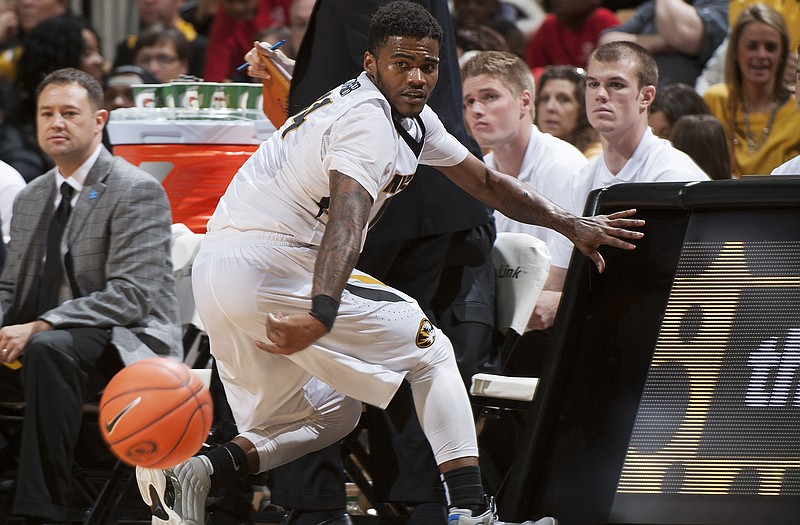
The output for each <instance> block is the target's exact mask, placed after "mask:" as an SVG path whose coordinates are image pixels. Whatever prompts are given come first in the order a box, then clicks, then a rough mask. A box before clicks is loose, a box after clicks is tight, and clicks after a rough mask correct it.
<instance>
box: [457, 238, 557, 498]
mask: <svg viewBox="0 0 800 525" xmlns="http://www.w3.org/2000/svg"><path fill="white" fill-rule="evenodd" d="M492 262H493V264H494V272H495V325H496V326H497V330H498V332H499V333H500V335H501V336H502V337H501V338H500V342H499V344H498V345H497V346H496V348H493V358H492V360H493V361H494V362H495V363H496V367H497V368H498V369H499V370H500V373H502V371H503V370H504V368H505V365H506V362H507V361H508V358H509V356H510V354H511V349H512V347H513V345H514V343H515V342H516V341H517V339H518V338H519V336H520V335H522V334H523V333H524V332H525V329H526V327H527V325H528V320H529V319H530V317H531V314H532V313H533V309H534V306H535V305H536V301H537V299H538V298H539V294H540V293H541V291H542V288H543V287H544V283H545V281H546V280H547V275H548V272H549V270H550V251H549V250H548V249H547V245H546V244H545V243H544V241H542V240H540V239H537V238H536V237H533V236H532V235H528V234H525V233H507V232H502V233H498V234H497V240H496V241H495V244H494V248H493V250H492ZM537 385H538V379H537V378H535V377H510V376H504V375H499V374H486V373H478V374H475V375H473V376H472V386H471V388H470V396H471V401H472V404H473V406H474V407H476V417H475V425H476V428H477V430H478V433H479V435H480V433H481V430H483V428H484V426H485V425H486V424H487V422H488V421H491V420H499V419H501V418H504V416H503V414H504V413H505V412H506V411H511V410H514V411H518V412H523V413H524V412H525V411H527V410H529V409H530V407H531V401H532V400H533V396H534V394H535V391H536V386H537ZM523 417H524V415H523ZM504 419H505V420H507V422H508V425H509V426H511V427H512V431H513V427H514V426H515V422H517V420H518V419H520V418H519V417H518V415H516V416H515V415H514V414H508V417H506V418H504ZM500 463H502V462H500ZM481 465H482V468H483V470H484V474H485V478H486V479H485V481H486V482H487V484H489V485H492V486H493V487H492V488H493V489H494V491H495V492H497V491H499V490H500V488H501V487H502V485H503V484H504V482H505V478H506V474H507V472H504V471H505V468H495V467H497V465H495V463H494V462H493V461H492V460H491V458H487V459H485V460H484V459H482V462H481ZM487 488H489V487H487Z"/></svg>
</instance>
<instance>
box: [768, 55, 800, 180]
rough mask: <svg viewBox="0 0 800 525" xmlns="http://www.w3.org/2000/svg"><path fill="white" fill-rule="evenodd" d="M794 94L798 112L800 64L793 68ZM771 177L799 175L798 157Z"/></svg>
mask: <svg viewBox="0 0 800 525" xmlns="http://www.w3.org/2000/svg"><path fill="white" fill-rule="evenodd" d="M797 53H798V54H800V44H798V46H797ZM794 93H795V95H794V96H795V101H794V102H795V105H797V109H798V111H800V96H798V94H800V62H798V63H797V65H796V66H795V73H794ZM771 174H772V175H800V155H797V156H796V157H793V158H791V159H789V160H787V161H786V162H784V163H783V164H781V165H780V166H778V167H777V168H775V169H774V170H772V173H771Z"/></svg>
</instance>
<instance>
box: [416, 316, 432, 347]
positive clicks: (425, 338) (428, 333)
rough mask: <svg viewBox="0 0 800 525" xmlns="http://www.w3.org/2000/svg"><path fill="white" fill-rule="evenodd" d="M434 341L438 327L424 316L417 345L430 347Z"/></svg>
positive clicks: (418, 331)
mask: <svg viewBox="0 0 800 525" xmlns="http://www.w3.org/2000/svg"><path fill="white" fill-rule="evenodd" d="M434 341H436V328H434V327H433V324H432V323H431V322H430V321H428V320H427V319H425V318H423V319H422V321H420V322H419V329H417V347H418V348H428V347H429V346H431V345H432V344H433V343H434Z"/></svg>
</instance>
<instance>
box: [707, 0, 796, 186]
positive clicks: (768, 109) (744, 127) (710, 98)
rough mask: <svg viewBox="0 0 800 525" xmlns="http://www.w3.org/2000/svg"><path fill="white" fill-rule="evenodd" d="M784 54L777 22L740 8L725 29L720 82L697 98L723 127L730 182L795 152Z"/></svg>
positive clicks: (783, 34)
mask: <svg viewBox="0 0 800 525" xmlns="http://www.w3.org/2000/svg"><path fill="white" fill-rule="evenodd" d="M788 53H789V39H788V33H787V30H786V24H785V23H784V21H783V17H782V16H781V15H780V14H779V13H778V12H777V11H775V10H774V9H772V8H771V7H767V6H765V5H764V4H753V5H750V6H748V7H746V8H745V9H744V10H743V11H742V13H741V14H740V15H739V18H738V19H737V21H736V24H734V26H733V28H732V29H731V33H730V45H729V46H728V52H727V55H726V59H725V60H726V62H725V66H726V69H725V83H724V84H716V85H714V86H711V87H710V88H709V89H708V91H706V93H705V95H704V97H703V98H704V99H705V101H706V103H707V104H708V106H709V108H710V109H711V113H712V114H713V115H714V116H716V117H717V118H718V119H719V120H720V121H721V122H722V123H723V125H724V126H725V133H726V135H727V137H728V141H729V145H730V149H731V164H732V168H733V173H734V175H735V176H736V177H741V176H742V175H759V174H767V173H770V172H771V171H772V170H773V169H774V168H775V167H776V166H778V165H780V164H782V163H783V162H785V161H786V160H788V159H790V158H792V157H794V156H796V155H797V154H798V153H800V133H798V131H797V124H798V122H797V113H796V111H795V109H794V97H793V96H792V94H791V93H790V92H789V90H787V89H786V86H785V84H784V82H783V81H782V79H783V72H784V69H785V67H786V60H787V55H788Z"/></svg>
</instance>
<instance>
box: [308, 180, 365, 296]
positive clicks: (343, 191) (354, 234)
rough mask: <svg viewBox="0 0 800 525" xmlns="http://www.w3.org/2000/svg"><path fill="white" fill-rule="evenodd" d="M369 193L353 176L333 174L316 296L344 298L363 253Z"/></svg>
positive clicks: (319, 256) (318, 258)
mask: <svg viewBox="0 0 800 525" xmlns="http://www.w3.org/2000/svg"><path fill="white" fill-rule="evenodd" d="M371 207H372V200H371V198H370V196H369V193H367V191H366V190H365V189H364V188H363V187H362V186H361V185H359V184H358V183H357V182H355V181H354V180H353V179H351V178H350V177H347V176H345V175H341V174H338V173H335V172H334V174H332V175H331V200H330V209H329V211H328V224H327V226H326V228H325V235H324V236H323V238H322V242H321V243H320V247H319V254H318V255H317V261H316V263H315V266H314V282H313V285H312V292H311V293H312V296H315V295H327V296H330V297H332V298H333V299H335V300H337V301H338V300H339V298H340V297H341V296H342V291H343V290H344V286H345V284H347V279H349V278H350V274H351V273H352V271H353V268H355V265H356V262H357V261H358V255H359V251H360V250H361V237H362V234H363V231H364V227H365V225H366V223H367V219H368V218H369V211H370V208H371Z"/></svg>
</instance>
